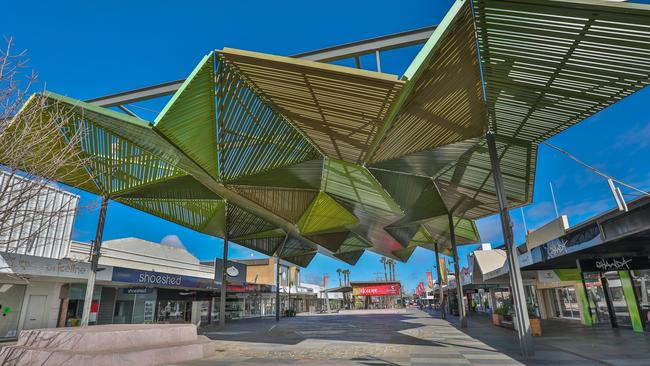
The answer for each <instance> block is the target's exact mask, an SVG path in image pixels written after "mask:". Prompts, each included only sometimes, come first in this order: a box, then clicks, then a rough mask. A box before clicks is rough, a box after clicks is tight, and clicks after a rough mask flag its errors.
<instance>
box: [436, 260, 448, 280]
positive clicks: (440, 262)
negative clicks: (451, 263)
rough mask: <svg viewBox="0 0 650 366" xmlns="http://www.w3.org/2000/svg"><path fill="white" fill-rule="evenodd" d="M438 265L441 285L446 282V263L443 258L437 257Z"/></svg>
mask: <svg viewBox="0 0 650 366" xmlns="http://www.w3.org/2000/svg"><path fill="white" fill-rule="evenodd" d="M438 266H440V275H441V276H442V278H441V279H439V280H440V282H441V283H442V284H443V285H446V284H447V263H446V262H445V259H444V258H440V259H438Z"/></svg>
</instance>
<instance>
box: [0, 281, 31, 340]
mask: <svg viewBox="0 0 650 366" xmlns="http://www.w3.org/2000/svg"><path fill="white" fill-rule="evenodd" d="M25 288H26V286H25V285H15V284H10V283H0V340H5V339H13V338H16V337H17V336H18V321H19V319H20V310H21V308H22V304H23V300H24V297H25Z"/></svg>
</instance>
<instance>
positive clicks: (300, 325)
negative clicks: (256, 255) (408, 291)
mask: <svg viewBox="0 0 650 366" xmlns="http://www.w3.org/2000/svg"><path fill="white" fill-rule="evenodd" d="M456 323H457V318H453V317H450V319H449V321H448V320H443V319H439V318H438V317H436V316H435V315H434V316H432V315H430V314H428V313H425V312H422V311H419V310H411V311H405V310H393V311H361V312H341V313H339V314H324V315H313V316H299V317H296V318H283V319H282V320H281V321H280V322H279V323H276V322H275V320H274V319H256V320H244V321H237V322H233V323H230V324H229V325H228V327H227V330H224V331H219V330H217V329H216V328H213V329H211V328H206V329H204V330H203V331H204V334H205V335H207V336H208V337H210V338H212V339H215V340H217V348H218V351H219V352H218V355H217V356H216V357H212V358H210V359H205V360H201V361H195V362H191V363H186V364H183V365H187V366H189V365H194V366H207V365H238V366H244V365H246V366H248V365H336V366H344V365H357V366H358V365H412V366H416V365H522V364H524V365H597V364H601V365H650V337H648V336H645V335H639V334H633V333H632V332H631V331H628V330H620V331H613V330H611V329H586V328H583V327H581V326H577V325H576V326H571V325H567V324H566V323H558V322H546V323H544V324H543V326H542V328H543V331H544V336H543V337H541V338H535V340H536V356H535V359H533V360H521V358H520V356H519V346H518V344H517V339H516V334H515V332H514V331H512V330H509V329H505V328H499V327H494V326H493V325H491V324H490V322H489V319H488V318H487V317H486V316H481V315H473V316H471V317H470V318H469V328H468V329H467V330H462V331H461V330H460V329H459V328H458V327H457V324H456Z"/></svg>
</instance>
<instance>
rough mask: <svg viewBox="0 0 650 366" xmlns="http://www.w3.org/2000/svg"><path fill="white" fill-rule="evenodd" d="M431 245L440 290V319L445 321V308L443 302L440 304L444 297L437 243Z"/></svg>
mask: <svg viewBox="0 0 650 366" xmlns="http://www.w3.org/2000/svg"><path fill="white" fill-rule="evenodd" d="M433 245H434V248H433V249H434V251H435V253H436V273H437V275H438V289H439V290H440V317H441V318H442V319H446V318H447V314H446V313H445V308H444V306H443V302H442V299H444V296H445V295H444V292H443V291H442V274H441V272H440V258H439V254H438V242H437V241H436V242H434V243H433Z"/></svg>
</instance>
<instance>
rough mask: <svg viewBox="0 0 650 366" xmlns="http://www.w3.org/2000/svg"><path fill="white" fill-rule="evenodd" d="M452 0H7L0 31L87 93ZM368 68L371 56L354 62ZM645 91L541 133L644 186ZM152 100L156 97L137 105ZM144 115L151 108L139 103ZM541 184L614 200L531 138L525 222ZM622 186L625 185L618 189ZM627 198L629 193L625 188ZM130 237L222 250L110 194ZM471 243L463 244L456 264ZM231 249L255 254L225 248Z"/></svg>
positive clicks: (121, 231)
mask: <svg viewBox="0 0 650 366" xmlns="http://www.w3.org/2000/svg"><path fill="white" fill-rule="evenodd" d="M451 3H452V1H449V0H435V1H433V0H431V1H424V0H414V1H412V0H403V1H399V2H397V1H378V0H376V1H373V2H349V1H327V2H308V1H283V2H267V1H250V2H244V1H241V2H212V1H186V2H181V3H179V2H176V1H150V2H147V1H142V2H131V1H112V2H99V1H87V0H86V1H66V2H65V3H64V4H65V5H62V4H58V3H54V2H41V3H40V4H35V3H34V2H27V1H24V2H23V1H12V2H9V3H8V4H4V5H3V11H4V12H5V16H4V17H3V22H2V23H0V34H2V35H4V36H13V37H14V38H15V42H16V48H17V49H21V50H22V49H25V50H27V51H28V53H29V57H30V59H31V61H30V67H31V68H33V69H34V70H36V71H37V72H38V74H39V80H40V83H41V85H39V86H38V88H42V87H44V86H45V85H46V86H47V89H49V90H51V91H54V92H57V93H60V94H65V95H69V96H71V97H74V98H78V99H87V98H92V97H96V96H101V95H104V94H110V93H114V92H119V91H123V90H128V89H133V88H138V87H142V86H147V85H151V84H155V83H160V82H165V81H169V80H176V79H181V78H184V77H185V76H186V75H187V74H188V73H189V72H190V71H191V70H192V68H193V67H194V65H195V64H196V63H197V62H198V61H199V60H200V58H201V57H202V56H203V55H204V54H206V53H208V52H209V51H210V50H212V49H215V48H222V47H234V48H242V49H247V50H252V51H259V52H268V53H273V54H278V55H291V54H294V53H299V52H303V51H309V50H314V49H318V48H322V47H326V46H331V45H336V44H340V43H345V42H350V41H355V40H359V39H364V38H369V37H373V36H380V35H384V34H389V33H394V32H399V31H404V30H408V29H414V28H419V27H424V26H428V25H432V24H436V23H438V22H439V21H440V19H442V17H443V16H444V13H445V12H446V11H447V9H448V8H449V6H450V5H451ZM416 52H417V47H411V48H409V49H405V50H402V51H398V52H387V53H385V54H383V55H382V71H384V72H390V73H395V74H401V73H402V72H403V71H404V69H405V68H406V66H407V65H408V63H409V62H410V60H411V59H412V57H413V56H414V55H415V53H416ZM362 64H363V66H364V67H367V68H371V69H372V68H374V65H375V64H374V59H373V57H367V58H364V59H363V60H362ZM648 105H650V90H649V89H645V90H642V91H641V92H639V93H637V94H635V95H633V96H631V97H629V98H627V99H625V100H623V101H621V102H619V103H617V104H616V105H614V106H612V107H610V108H608V109H606V110H605V111H603V112H601V113H599V114H597V115H595V116H593V117H592V118H589V119H588V120H585V121H584V122H582V123H581V124H580V125H578V126H575V127H573V128H571V129H569V130H567V131H565V132H563V133H561V134H560V135H558V136H555V137H553V138H552V139H551V140H550V142H551V143H553V144H555V145H557V146H560V147H562V148H564V149H566V150H568V151H569V152H571V153H572V154H573V155H575V156H577V157H578V158H580V159H582V160H584V161H586V162H587V163H590V164H593V165H594V166H596V167H598V168H599V169H601V170H603V171H605V172H607V173H608V174H610V175H612V176H614V177H616V178H618V179H621V180H623V181H625V182H627V183H630V184H633V185H635V186H637V187H639V188H644V189H650V170H649V169H648V161H650V115H649V114H648V113H647V106H648ZM141 106H142V107H146V108H150V109H154V110H159V109H160V103H157V104H156V103H152V104H142V105H141ZM136 111H137V112H142V115H143V117H145V118H152V117H151V115H148V114H147V113H148V112H146V111H145V110H142V109H139V110H136ZM549 182H552V183H553V185H554V188H555V195H556V198H557V203H558V210H559V211H560V213H561V214H567V215H568V216H569V222H570V224H571V225H574V224H577V223H579V222H581V221H583V220H584V219H586V218H588V217H590V216H593V215H595V214H597V213H599V212H602V211H604V210H607V209H610V208H613V207H614V200H613V199H612V197H611V195H610V193H609V190H608V187H607V183H606V181H605V180H603V179H602V178H600V177H598V176H596V175H595V174H593V173H591V172H589V171H588V170H587V169H585V168H583V167H581V166H579V165H578V164H576V163H575V162H573V161H571V160H569V159H568V158H566V157H565V156H563V155H561V154H559V153H558V152H556V151H554V150H551V149H550V148H548V147H545V146H540V150H539V156H538V164H537V177H536V182H535V195H534V203H533V204H532V205H529V206H528V207H526V208H525V209H524V212H525V215H526V222H527V225H528V229H534V228H535V227H538V226H540V225H541V224H543V223H544V222H546V221H548V220H550V219H552V218H554V217H555V211H554V209H553V205H552V201H551V194H550V190H549V188H548V187H549ZM624 192H625V193H631V192H629V191H628V190H625V189H624ZM81 194H82V206H83V207H82V209H81V212H80V213H79V215H78V217H77V219H76V222H75V230H74V234H73V235H74V239H76V240H83V241H87V240H90V239H91V238H93V236H94V230H95V224H96V220H97V206H98V201H97V198H96V197H93V196H91V195H89V194H85V193H81ZM627 197H628V198H629V199H632V198H634V197H633V196H627ZM512 217H513V221H514V225H515V236H516V239H517V242H522V241H523V238H524V229H523V225H522V218H521V212H520V210H518V209H517V210H513V212H512ZM478 226H479V229H480V232H481V235H482V238H483V240H484V241H485V242H491V243H493V245H499V244H501V243H502V237H501V234H500V224H499V218H498V216H492V217H488V218H485V219H482V220H479V222H478ZM125 236H136V237H140V238H143V239H146V240H151V241H154V242H160V241H162V240H163V238H166V239H165V241H166V242H168V243H172V244H173V243H178V241H180V242H182V243H183V245H185V247H187V249H188V250H189V251H190V252H192V253H193V254H195V255H196V256H197V257H199V258H200V259H211V258H214V257H215V256H221V253H222V248H223V243H222V241H221V239H218V238H211V237H209V236H206V235H202V234H199V233H196V232H194V231H192V230H189V229H185V228H183V227H181V226H178V225H175V224H171V223H168V222H166V221H164V220H161V219H158V218H155V217H153V216H150V215H148V214H145V213H142V212H138V211H136V210H133V209H130V208H128V207H125V206H122V205H120V204H117V203H111V204H110V205H109V210H108V217H107V222H106V229H105V234H104V238H105V240H108V239H114V238H120V237H125ZM474 247H475V246H468V247H463V248H462V249H461V253H460V256H461V264H463V265H464V264H466V255H467V253H468V252H469V251H470V250H472V249H473V248H474ZM231 248H232V249H231V256H233V257H235V258H252V257H261V255H259V254H256V253H254V252H252V251H251V250H249V249H246V248H242V247H239V246H237V245H232V246H231ZM379 259H380V257H379V256H377V255H375V254H373V253H370V252H367V253H366V254H364V256H363V257H362V258H361V259H360V261H359V262H358V263H357V265H356V266H355V267H349V266H347V265H345V264H344V263H342V262H339V261H336V260H333V259H331V258H328V257H325V256H321V255H318V256H317V257H316V259H315V260H314V261H313V262H312V263H311V264H310V266H309V268H307V269H306V270H304V272H303V273H304V274H303V280H307V281H310V282H315V281H320V280H321V279H322V276H323V274H326V273H327V274H329V276H330V278H331V279H332V280H334V281H336V276H337V274H336V269H337V268H348V269H350V270H351V278H352V280H364V279H366V280H367V279H374V278H376V276H377V273H382V276H383V266H382V265H381V263H380V262H379ZM433 264H434V254H433V253H432V252H430V251H427V250H425V249H418V250H417V251H416V252H415V253H414V254H413V256H412V257H411V260H410V261H409V262H408V263H406V264H402V263H398V264H397V269H396V272H397V276H398V279H400V280H402V281H403V282H404V283H405V286H406V288H407V289H411V290H412V289H413V288H414V287H415V286H416V285H417V282H418V281H424V280H425V274H424V273H425V271H427V270H431V268H432V267H431V266H432V265H433Z"/></svg>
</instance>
